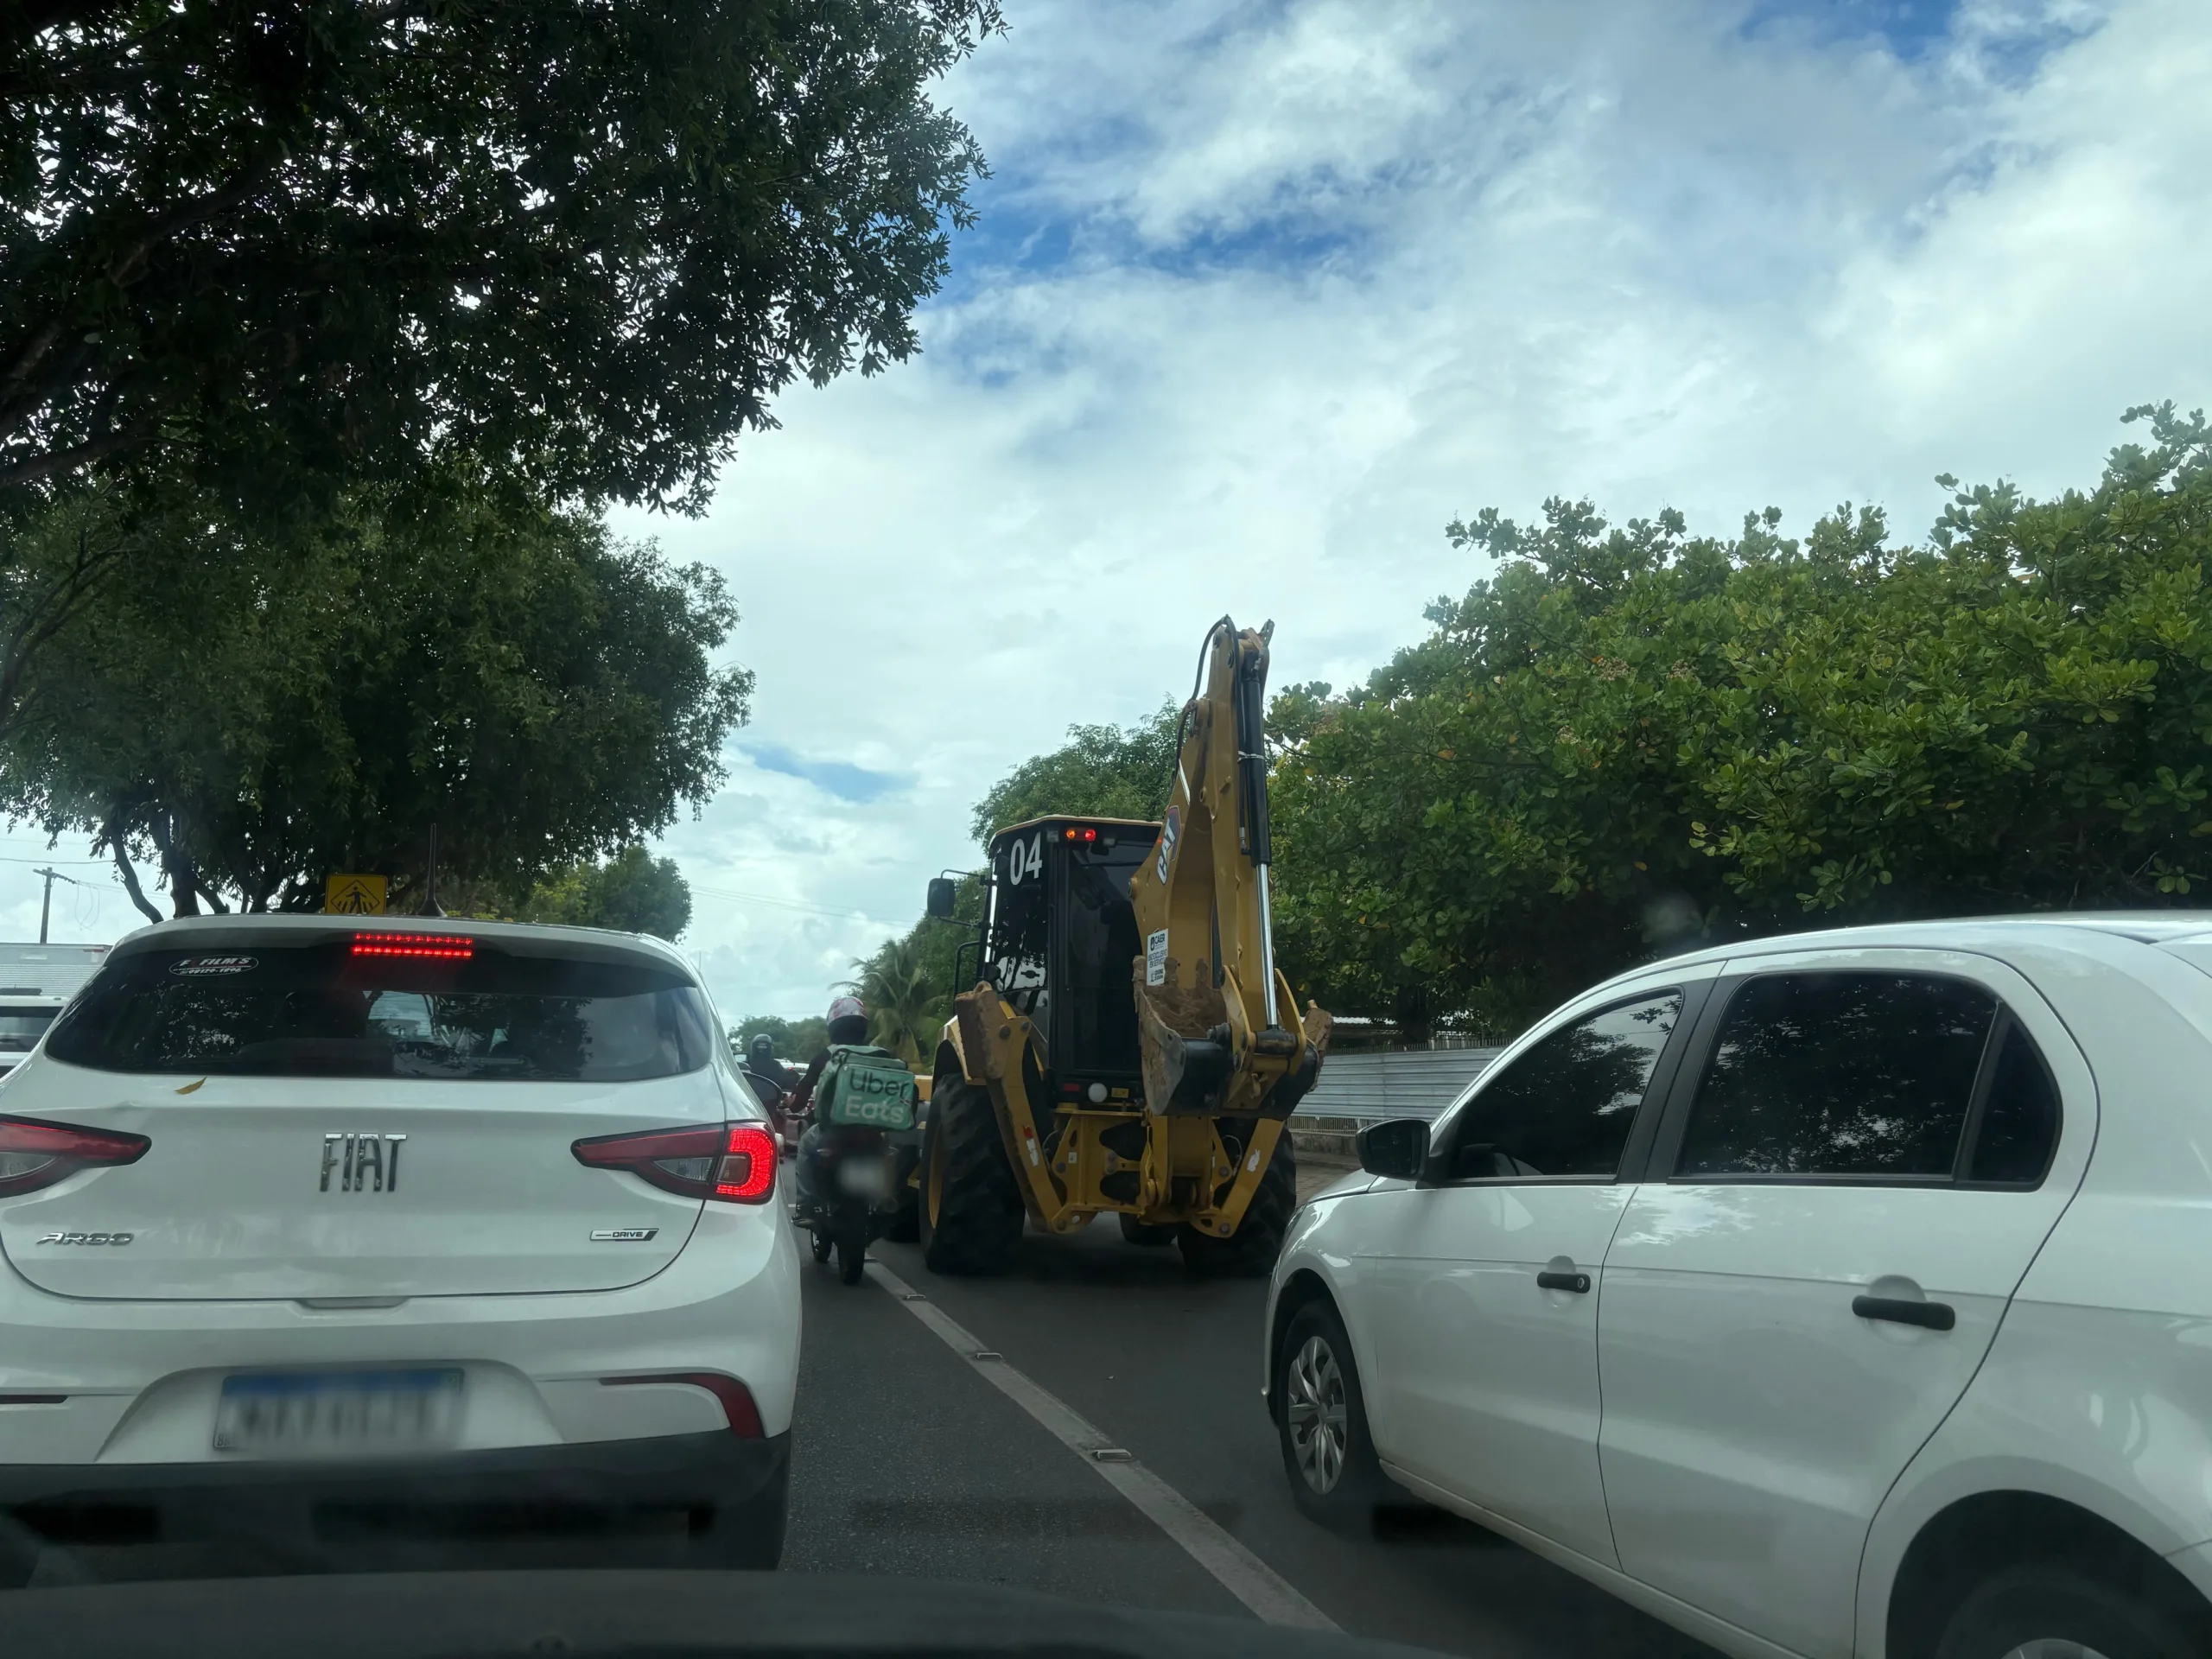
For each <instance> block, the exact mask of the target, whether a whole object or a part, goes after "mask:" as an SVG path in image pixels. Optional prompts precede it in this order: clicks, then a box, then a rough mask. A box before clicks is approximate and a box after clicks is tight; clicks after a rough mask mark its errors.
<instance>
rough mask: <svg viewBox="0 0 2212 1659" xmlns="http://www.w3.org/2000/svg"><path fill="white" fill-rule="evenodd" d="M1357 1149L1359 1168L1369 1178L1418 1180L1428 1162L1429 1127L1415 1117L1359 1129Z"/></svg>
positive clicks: (1396, 1119) (1395, 1119) (1401, 1118)
mask: <svg viewBox="0 0 2212 1659" xmlns="http://www.w3.org/2000/svg"><path fill="white" fill-rule="evenodd" d="M1358 1145H1359V1166H1360V1167H1361V1168H1362V1169H1363V1170H1365V1171H1366V1172H1367V1173H1369V1174H1370V1175H1388V1176H1390V1177H1392V1178H1394V1179H1397V1180H1402V1181H1412V1180H1418V1179H1421V1166H1423V1165H1425V1164H1426V1163H1427V1162H1428V1125H1427V1124H1426V1123H1424V1122H1421V1119H1419V1118H1417V1117H1400V1118H1394V1119H1392V1120H1391V1121H1390V1122H1388V1123H1376V1124H1374V1125H1372V1126H1370V1128H1364V1129H1362V1130H1361V1131H1360V1132H1359V1136H1358Z"/></svg>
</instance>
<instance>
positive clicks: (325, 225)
mask: <svg viewBox="0 0 2212 1659" xmlns="http://www.w3.org/2000/svg"><path fill="white" fill-rule="evenodd" d="M997 27H998V17H997V10H996V7H995V3H994V0H810V3H806V4H792V3H766V4H763V3H756V0H669V3H664V4H656V5H607V4H601V3H596V0H533V3H531V4H528V5H521V6H517V5H512V4H507V3H501V0H376V3H364V0H295V3H290V4H286V5H281V6H275V7H271V6H269V5H266V4H261V3H247V0H194V3H191V4H169V3H163V0H92V3H69V0H21V3H17V4H15V5H12V6H10V7H8V8H6V9H5V10H4V11H0V98H4V99H5V101H6V104H7V106H8V109H9V111H10V120H9V122H8V123H7V124H6V125H5V126H4V128H0V507H4V506H5V505H6V503H7V502H8V501H10V499H14V500H16V503H17V505H18V507H20V505H21V502H22V499H23V496H24V493H26V492H29V493H30V495H31V496H33V497H35V496H37V495H38V494H39V493H41V492H43V491H48V490H51V489H52V488H54V487H55V486H60V485H62V484H64V483H66V482H67V481H68V480H72V479H73V477H75V476H77V475H79V474H81V473H82V472H83V470H84V469H86V468H87V467H95V466H99V467H111V468H112V467H125V468H128V467H130V466H131V465H132V464H133V463H136V462H138V461H143V460H144V459H145V458H147V457H149V456H156V457H161V458H162V460H163V462H164V464H174V465H177V466H181V467H186V468H187V469H188V470H189V471H190V472H191V473H192V474H193V475H194V477H195V478H196V479H198V480H200V481H203V482H213V483H217V484H219V485H220V486H222V487H223V489H224V491H225V492H226V495H227V496H228V498H229V499H232V500H233V501H236V502H249V501H250V502H254V503H262V504H266V503H268V502H270V501H272V500H277V501H281V500H283V499H287V498H289V496H291V495H293V494H294V493H297V492H299V491H301V490H302V489H303V488H306V487H308V486H312V485H314V484H315V482H316V480H325V481H335V482H336V483H340V484H344V485H349V486H358V485H361V484H377V485H380V484H385V483H388V482H391V481H392V480H397V479H402V478H404V477H407V476H410V475H411V474H413V473H414V472H415V471H416V469H417V468H419V467H422V466H423V464H424V463H425V462H426V461H439V462H443V461H447V460H449V459H452V458H454V457H465V458H467V461H468V462H469V464H470V465H472V466H474V467H487V468H490V469H492V470H493V471H494V472H497V473H500V474H508V475H512V476H514V477H517V478H519V479H522V480H527V481H528V482H529V483H531V485H532V486H535V487H537V489H539V490H541V491H542V492H543V493H547V494H548V495H549V496H550V498H551V499H583V500H586V501H596V500H601V499H608V498H620V499H627V500H649V501H656V502H673V503H675V504H677V505H686V506H696V505H698V504H699V503H701V502H702V500H703V499H704V497H705V493H706V491H707V489H708V487H709V484H710V482H711V480H712V478H713V476H714V473H715V468H716V467H717V465H718V464H719V463H720V462H721V460H722V459H723V458H724V456H725V455H726V454H727V453H728V448H729V446H730V444H731V442H732V441H733V439H734V437H735V435H738V434H739V433H741V432H742V431H745V430H747V429H760V428H764V427H766V426H769V425H772V423H773V422H772V416H771V415H770V413H769V404H770V401H771V399H772V397H773V396H774V394H775V393H776V392H777V391H779V390H780V389H781V388H783V387H784V386H785V385H787V384H789V383H790V382H791V380H792V378H794V377H796V376H804V377H805V378H807V379H809V380H810V381H812V382H814V383H815V384H817V385H820V384H823V383H824V382H826V381H828V380H829V379H830V378H832V377H834V376H835V375H836V374H838V373H840V372H842V371H844V370H846V369H847V368H849V367H851V366H854V365H857V366H859V367H860V369H861V371H862V372H871V371H874V370H875V369H878V368H880V367H881V366H883V365H886V364H887V363H890V362H893V361H896V360H898V359H903V358H905V357H906V356H907V355H908V354H909V353H911V352H912V350H913V349H914V343H915V340H914V333H913V328H912V321H911V315H912V309H913V307H914V305H915V303H916V302H918V300H920V299H921V298H922V297H924V296H926V295H928V294H929V293H931V291H932V290H933V289H935V288H936V286H937V284H938V282H939V280H940V279H941V277H942V276H943V274H944V270H945V258H946V228H947V226H948V225H957V224H962V223H964V222H966V218H967V213H968V208H967V206H966V200H965V191H966V188H967V185H968V183H969V180H970V179H972V178H973V177H975V176H976V174H978V173H979V172H980V171H981V170H982V158H981V156H980V155H979V154H978V152H977V149H976V144H975V141H974V140H973V138H972V137H970V136H969V133H968V131H967V130H966V129H965V128H964V127H963V126H962V125H961V124H959V123H958V122H957V121H955V120H953V119H952V118H950V116H948V115H946V114H944V112H943V111H940V110H939V109H938V108H937V107H935V106H934V105H932V103H931V98H930V93H931V88H932V86H933V85H934V83H935V82H936V81H937V79H938V78H939V77H940V76H941V75H942V74H943V73H944V71H945V70H946V69H948V68H949V67H951V66H952V65H953V64H954V63H956V62H957V61H958V60H960V59H961V58H963V56H965V55H966V54H968V53H969V52H970V51H971V50H973V49H974V48H975V47H976V44H977V42H978V41H979V40H980V39H981V38H982V36H983V35H986V34H988V32H990V31H992V30H993V29H995V28H997Z"/></svg>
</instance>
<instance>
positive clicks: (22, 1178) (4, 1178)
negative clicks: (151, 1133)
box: [0, 1117, 154, 1198]
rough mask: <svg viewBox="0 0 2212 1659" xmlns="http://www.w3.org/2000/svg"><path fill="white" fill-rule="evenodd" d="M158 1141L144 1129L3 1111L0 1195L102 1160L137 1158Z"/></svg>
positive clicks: (30, 1189)
mask: <svg viewBox="0 0 2212 1659" xmlns="http://www.w3.org/2000/svg"><path fill="white" fill-rule="evenodd" d="M153 1144H154V1143H153V1142H152V1141H149V1140H148V1139H147V1138H146V1137H145V1136H144V1135H121V1134H118V1133H117V1132H116V1131H115V1130H113V1129H80V1128H77V1127H76V1126H75V1125H74V1124H71V1123H48V1122H43V1121H42V1120H41V1119H39V1118H35V1117H0V1198H14V1197H15V1196H16V1194H17V1193H19V1192H37V1191H38V1190H39V1188H41V1186H52V1185H54V1183H55V1182H56V1181H60V1180H66V1179H68V1178H69V1177H70V1176H72V1175H74V1174H75V1173H77V1172H78V1171H79V1170H80V1169H91V1168H93V1167H95V1166H99V1165H101V1164H135V1163H137V1161H138V1160H140V1159H141V1158H143V1157H144V1156H145V1155H146V1148H147V1147H150V1146H152V1145H153Z"/></svg>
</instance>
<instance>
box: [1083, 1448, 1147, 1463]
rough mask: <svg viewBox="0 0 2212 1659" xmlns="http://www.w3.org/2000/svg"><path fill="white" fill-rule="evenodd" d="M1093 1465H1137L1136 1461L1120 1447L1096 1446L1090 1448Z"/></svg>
mask: <svg viewBox="0 0 2212 1659" xmlns="http://www.w3.org/2000/svg"><path fill="white" fill-rule="evenodd" d="M1090 1460H1091V1461H1092V1462H1093V1463H1135V1461H1136V1459H1135V1458H1133V1457H1131V1456H1130V1455H1129V1454H1128V1452H1127V1451H1125V1450H1124V1449H1123V1448H1122V1447H1121V1446H1092V1447H1091V1448H1090Z"/></svg>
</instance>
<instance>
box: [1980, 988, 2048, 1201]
mask: <svg viewBox="0 0 2212 1659" xmlns="http://www.w3.org/2000/svg"><path fill="white" fill-rule="evenodd" d="M2058 1122H2059V1117H2058V1085H2057V1084H2056V1083H2055V1082H2053V1081H2052V1080H2051V1075H2050V1066H2049V1065H2046V1064H2045V1063H2044V1058H2043V1056H2042V1055H2041V1054H2040V1053H2038V1052H2037V1050H2036V1046H2035V1039H2033V1038H2031V1037H2030V1036H2029V1035H2028V1033H2026V1032H2025V1031H2024V1030H2022V1029H2021V1028H2020V1026H2019V1024H2018V1021H2016V1020H2009V1019H2008V1020H2006V1021H2005V1035H2004V1038H2003V1039H2002V1040H2001V1041H2000V1042H1999V1046H1998V1050H1997V1064H1996V1065H1995V1066H1994V1067H1993V1069H1992V1071H1991V1075H1990V1081H1989V1092H1988V1094H1987V1095H1986V1096H1984V1100H1983V1104H1982V1109H1981V1122H1980V1126H1979V1128H1977V1129H1976V1130H1975V1132H1974V1147H1973V1149H1972V1150H1971V1151H1970V1152H1969V1153H1968V1154H1967V1179H1968V1180H1970V1181H1976V1182H1986V1183H1988V1184H1990V1185H2000V1186H2032V1185H2035V1184H2036V1183H2037V1181H2040V1180H2041V1179H2043V1177H2044V1171H2045V1170H2047V1169H2049V1168H2050V1155H2051V1154H2052V1153H2053V1152H2055V1151H2056V1149H2057V1147H2058Z"/></svg>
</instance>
